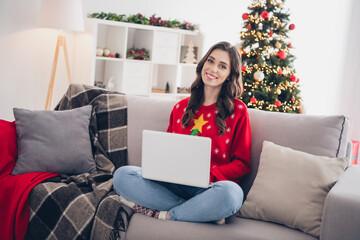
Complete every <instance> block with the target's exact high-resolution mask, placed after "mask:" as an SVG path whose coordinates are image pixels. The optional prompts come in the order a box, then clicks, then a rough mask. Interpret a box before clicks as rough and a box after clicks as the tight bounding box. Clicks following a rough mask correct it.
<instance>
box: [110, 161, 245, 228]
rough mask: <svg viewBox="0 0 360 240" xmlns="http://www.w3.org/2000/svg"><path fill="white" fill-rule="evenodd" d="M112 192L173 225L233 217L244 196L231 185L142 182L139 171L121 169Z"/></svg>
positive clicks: (238, 188) (136, 168)
mask: <svg viewBox="0 0 360 240" xmlns="http://www.w3.org/2000/svg"><path fill="white" fill-rule="evenodd" d="M113 181H114V189H115V191H116V192H117V194H119V195H121V196H123V197H124V198H126V199H127V200H129V201H131V202H134V203H136V204H139V205H142V206H144V207H147V208H151V209H155V210H160V211H168V215H169V218H170V219H171V220H175V221H186V222H210V221H216V220H219V219H222V218H226V217H229V216H231V215H233V214H235V213H236V212H237V211H238V210H239V209H240V207H241V205H242V202H243V197H244V193H243V191H242V189H241V188H240V186H239V185H237V184H236V183H234V182H231V181H219V182H216V183H215V184H214V185H213V186H211V187H209V188H198V187H191V186H185V185H179V184H174V183H165V182H159V181H153V180H148V179H144V178H143V177H142V175H141V168H140V167H136V166H124V167H121V168H119V169H117V170H116V171H115V173H114V179H113Z"/></svg>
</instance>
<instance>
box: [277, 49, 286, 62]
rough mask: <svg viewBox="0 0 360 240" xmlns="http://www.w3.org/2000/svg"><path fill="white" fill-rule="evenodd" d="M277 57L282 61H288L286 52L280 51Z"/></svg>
mask: <svg viewBox="0 0 360 240" xmlns="http://www.w3.org/2000/svg"><path fill="white" fill-rule="evenodd" d="M276 56H277V57H278V58H280V59H281V60H285V59H286V53H285V52H284V51H279V52H278V53H277V54H276Z"/></svg>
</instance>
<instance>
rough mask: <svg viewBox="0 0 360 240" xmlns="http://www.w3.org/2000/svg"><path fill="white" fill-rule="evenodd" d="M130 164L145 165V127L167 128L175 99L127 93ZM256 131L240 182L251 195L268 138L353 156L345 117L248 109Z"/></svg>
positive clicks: (302, 148)
mask: <svg viewBox="0 0 360 240" xmlns="http://www.w3.org/2000/svg"><path fill="white" fill-rule="evenodd" d="M127 100H128V163H129V165H136V166H140V165H141V136H142V130H144V129H149V130H158V131H166V129H167V127H168V124H169V117H170V113H171V110H172V108H173V106H174V105H175V104H176V102H177V101H175V100H161V99H153V98H146V97H139V96H131V95H129V96H127ZM248 111H249V115H250V124H251V131H252V146H251V166H252V167H251V173H250V174H249V175H248V176H246V177H245V178H244V179H243V181H241V183H240V185H241V187H242V188H243V190H244V193H245V194H247V193H248V191H249V189H250V187H251V185H252V183H253V181H254V179H255V176H256V174H257V168H258V165H259V158H260V153H261V150H262V144H263V141H264V140H268V141H271V142H274V143H276V144H278V145H281V146H285V147H290V148H292V149H295V150H299V151H304V152H307V153H310V154H315V155H320V156H328V157H345V156H347V157H349V156H350V154H351V151H350V149H349V146H350V145H348V143H349V140H348V139H349V128H350V127H349V120H348V119H347V118H346V117H345V116H340V115H337V116H316V115H308V114H290V113H278V112H266V111H260V110H255V109H248Z"/></svg>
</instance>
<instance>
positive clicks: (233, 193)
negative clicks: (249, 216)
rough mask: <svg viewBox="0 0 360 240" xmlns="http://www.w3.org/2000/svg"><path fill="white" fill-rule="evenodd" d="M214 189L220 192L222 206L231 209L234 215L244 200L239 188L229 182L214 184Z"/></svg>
mask: <svg viewBox="0 0 360 240" xmlns="http://www.w3.org/2000/svg"><path fill="white" fill-rule="evenodd" d="M214 187H216V188H218V189H219V190H220V191H221V195H222V198H223V200H224V206H227V208H229V209H231V211H232V213H233V214H234V213H236V212H237V211H238V210H239V209H240V207H241V206H242V203H243V200H244V192H243V190H242V189H241V187H240V186H239V185H238V184H236V183H234V182H231V181H219V182H216V183H215V185H214Z"/></svg>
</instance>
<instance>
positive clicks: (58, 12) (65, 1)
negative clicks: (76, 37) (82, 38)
mask: <svg viewBox="0 0 360 240" xmlns="http://www.w3.org/2000/svg"><path fill="white" fill-rule="evenodd" d="M39 27H45V28H56V29H63V30H69V31H84V17H83V12H82V3H81V0H42V3H41V12H40V20H39Z"/></svg>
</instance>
